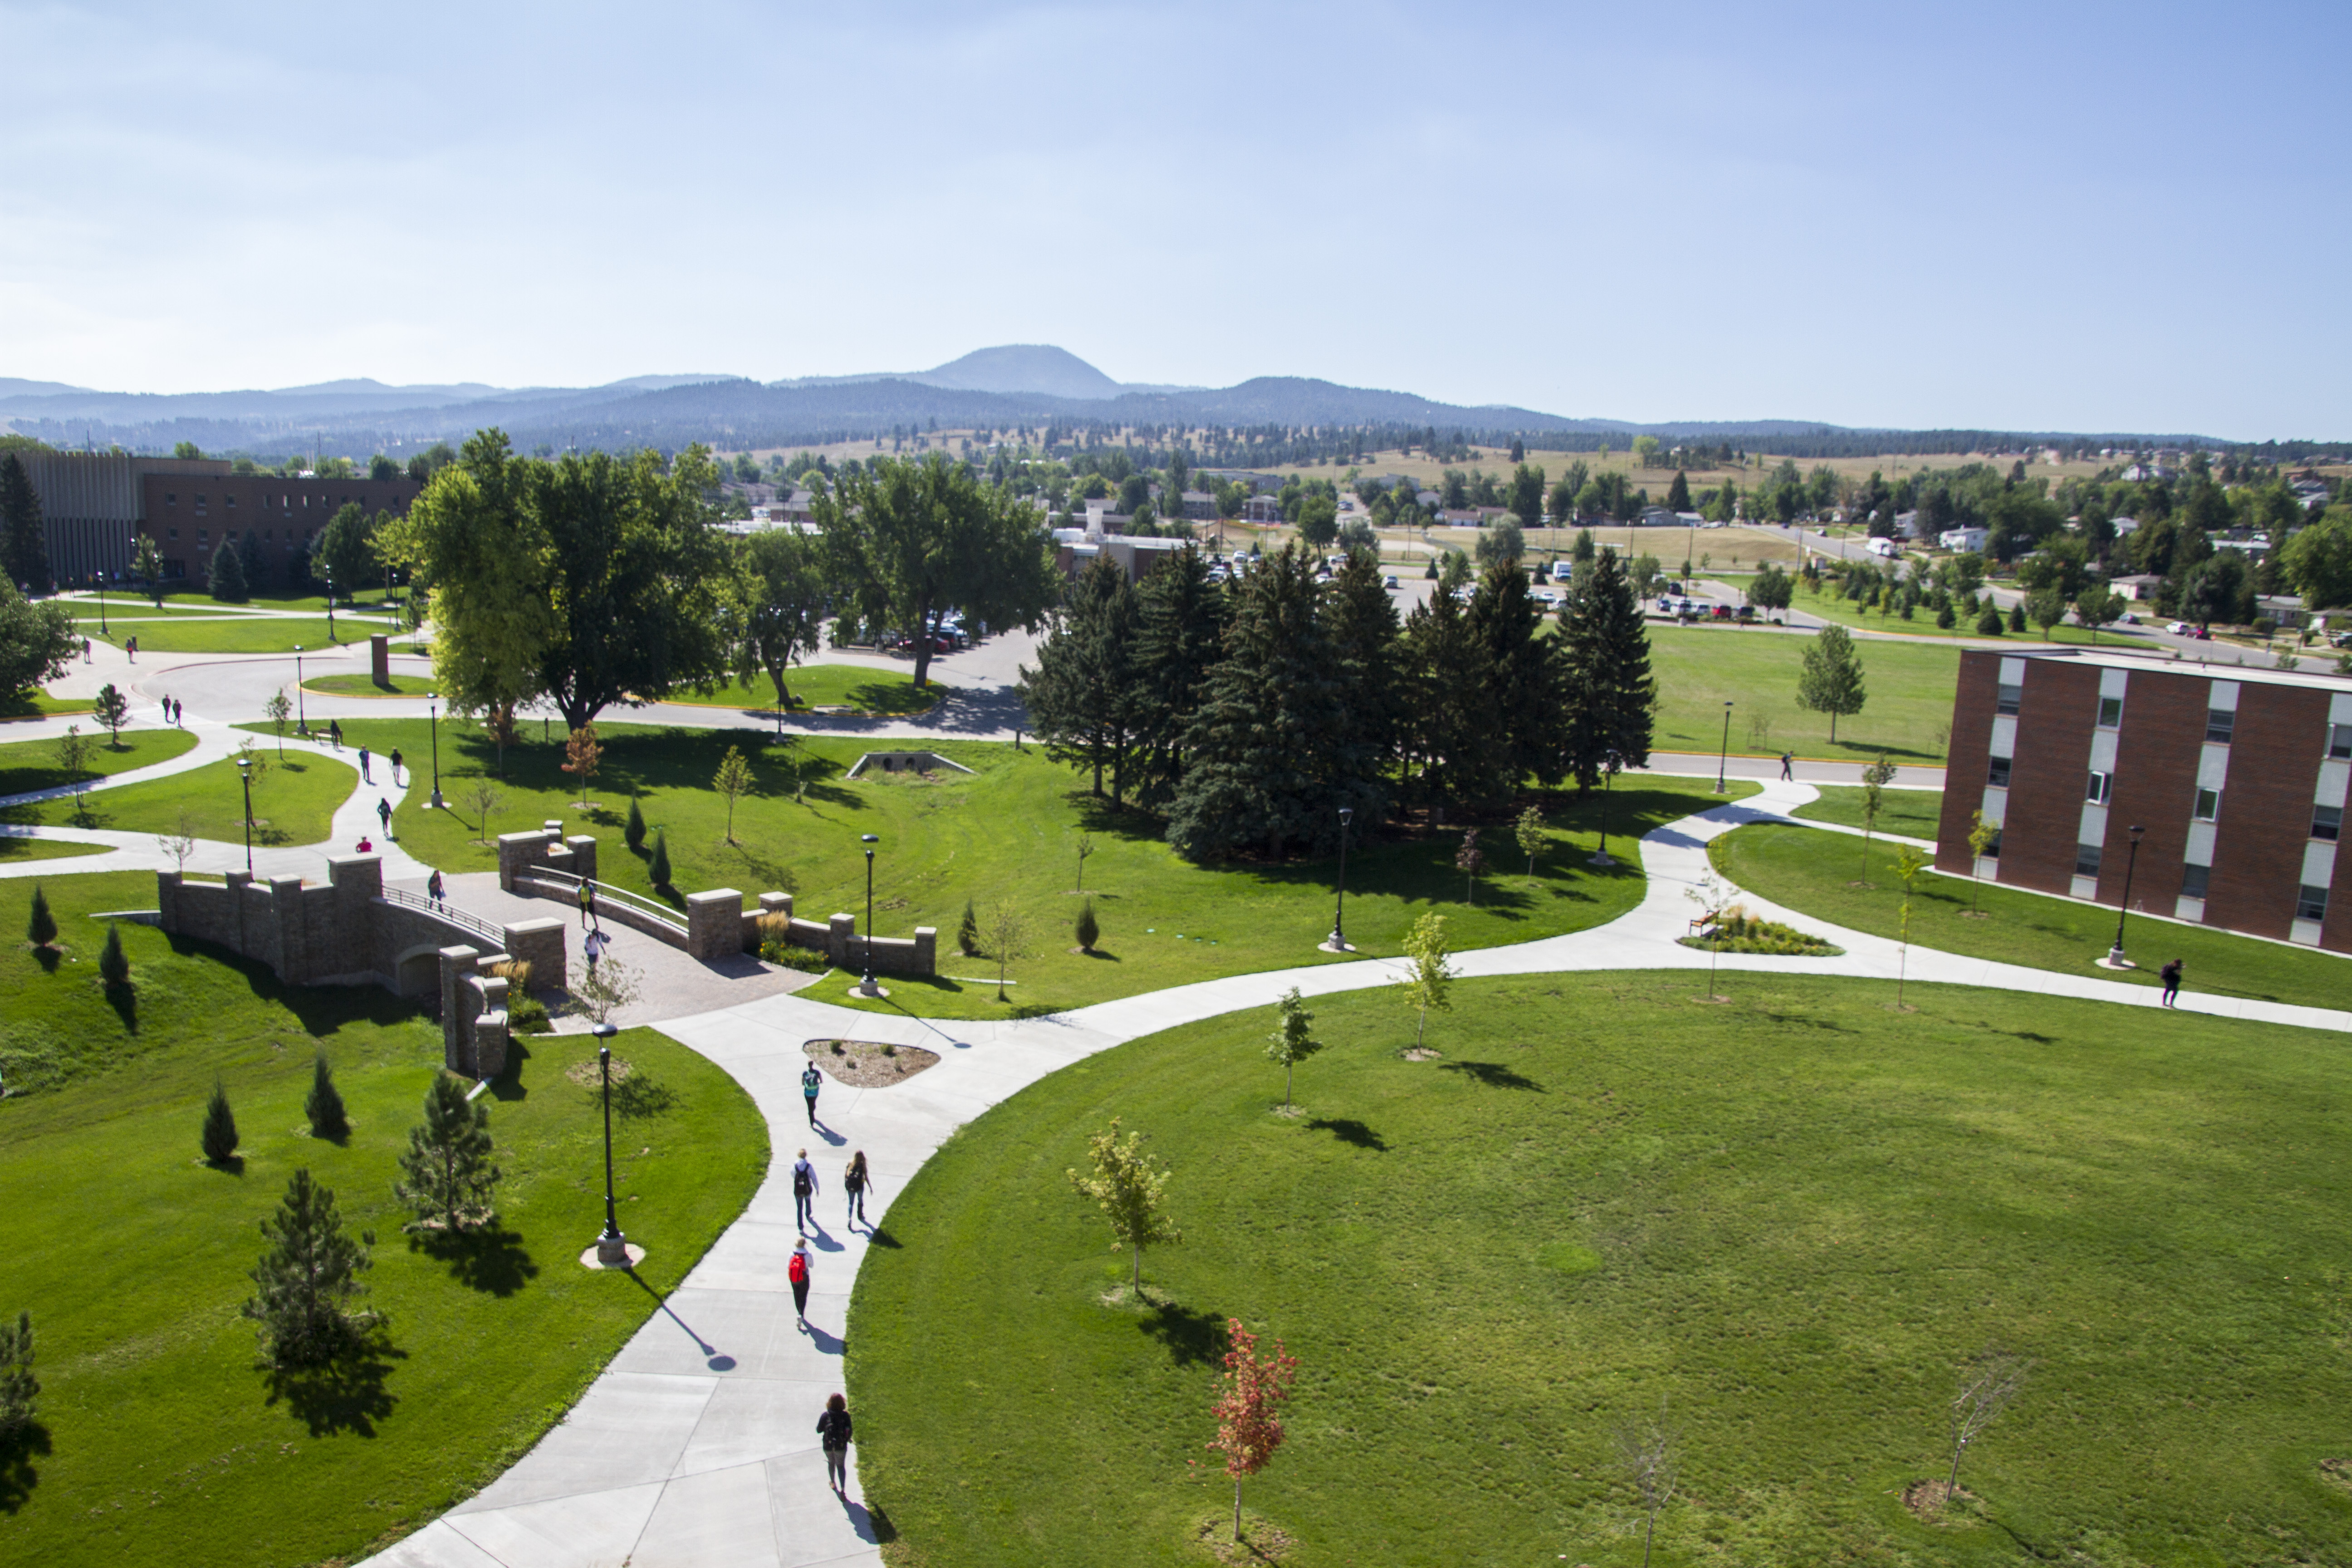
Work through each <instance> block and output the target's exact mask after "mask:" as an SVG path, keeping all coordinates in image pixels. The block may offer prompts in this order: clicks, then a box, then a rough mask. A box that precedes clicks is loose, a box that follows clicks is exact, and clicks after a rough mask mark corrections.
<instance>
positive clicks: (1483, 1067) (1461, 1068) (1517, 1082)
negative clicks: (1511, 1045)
mask: <svg viewBox="0 0 2352 1568" xmlns="http://www.w3.org/2000/svg"><path fill="white" fill-rule="evenodd" d="M1437 1070H1438V1071H1440V1072H1458V1073H1461V1074H1462V1075H1464V1076H1465V1077H1466V1078H1472V1079H1476V1080H1477V1081H1478V1082H1480V1083H1482V1084H1485V1085H1486V1087H1487V1088H1488V1089H1533V1090H1535V1091H1536V1092H1537V1093H1538V1094H1541V1093H1543V1092H1544V1087H1543V1085H1541V1084H1539V1083H1538V1082H1537V1081H1536V1080H1535V1079H1531V1078H1529V1077H1528V1076H1527V1075H1526V1074H1524V1073H1519V1072H1514V1071H1512V1070H1511V1069H1510V1068H1507V1067H1505V1066H1504V1065H1503V1064H1502V1063H1500V1062H1440V1063H1438V1065H1437Z"/></svg>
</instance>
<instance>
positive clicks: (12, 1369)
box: [0, 1311, 41, 1438]
mask: <svg viewBox="0 0 2352 1568" xmlns="http://www.w3.org/2000/svg"><path fill="white" fill-rule="evenodd" d="M40 1392H41V1380H40V1379H39V1378H37V1377H35V1376H34V1375H33V1314H32V1313H30V1312H24V1311H20V1312H18V1313H17V1314H16V1327H15V1328H13V1329H11V1328H8V1327H6V1326H5V1325H0V1438H6V1437H11V1436H15V1435H16V1434H17V1433H18V1432H21V1431H23V1430H24V1429H25V1428H26V1427H27V1426H31V1425H32V1424H33V1401H34V1399H35V1397H36V1396H37V1395H38V1394H40Z"/></svg>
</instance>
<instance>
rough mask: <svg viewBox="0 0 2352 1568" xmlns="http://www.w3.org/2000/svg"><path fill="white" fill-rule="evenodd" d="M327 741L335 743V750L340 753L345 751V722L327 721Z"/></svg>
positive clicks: (338, 720)
mask: <svg viewBox="0 0 2352 1568" xmlns="http://www.w3.org/2000/svg"><path fill="white" fill-rule="evenodd" d="M327 739H328V740H330V741H331V742H334V745H335V750H337V751H339V752H340V751H341V750H342V749H343V721H341V720H340V719H330V720H328V721H327Z"/></svg>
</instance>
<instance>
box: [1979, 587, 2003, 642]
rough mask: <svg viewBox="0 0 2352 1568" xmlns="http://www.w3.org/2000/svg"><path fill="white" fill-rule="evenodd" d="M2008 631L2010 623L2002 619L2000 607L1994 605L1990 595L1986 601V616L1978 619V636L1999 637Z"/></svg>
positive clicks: (1983, 615)
mask: <svg viewBox="0 0 2352 1568" xmlns="http://www.w3.org/2000/svg"><path fill="white" fill-rule="evenodd" d="M2008 629H2009V623H2008V622H2007V621H2004V620H2002V619H2001V618H2000V605H1996V604H1994V603H1993V602H1992V599H1991V598H1990V595H1988V596H1987V598H1986V599H1985V606H1984V614H1982V615H1980V616H1978V617H1977V635H1978V636H1979V637H1999V636H2000V634H2001V633H2002V632H2004V631H2006V630H2008Z"/></svg>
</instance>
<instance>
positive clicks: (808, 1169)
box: [793, 1149, 816, 1240]
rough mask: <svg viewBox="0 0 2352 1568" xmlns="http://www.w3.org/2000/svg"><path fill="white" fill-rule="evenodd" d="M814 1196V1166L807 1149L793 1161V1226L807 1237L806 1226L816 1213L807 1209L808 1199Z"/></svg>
mask: <svg viewBox="0 0 2352 1568" xmlns="http://www.w3.org/2000/svg"><path fill="white" fill-rule="evenodd" d="M814 1196H816V1167H815V1166H814V1165H812V1164H810V1163H809V1157H808V1151H807V1150H805V1149H803V1150H802V1151H801V1157H800V1158H799V1159H797V1160H795V1161H793V1228H794V1229H796V1230H798V1231H799V1232H800V1233H801V1237H802V1238H803V1240H805V1239H807V1237H808V1227H809V1226H810V1225H811V1224H812V1223H814V1220H815V1218H816V1215H814V1214H813V1213H811V1212H810V1210H809V1200H810V1199H811V1198H813V1197H814Z"/></svg>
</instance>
